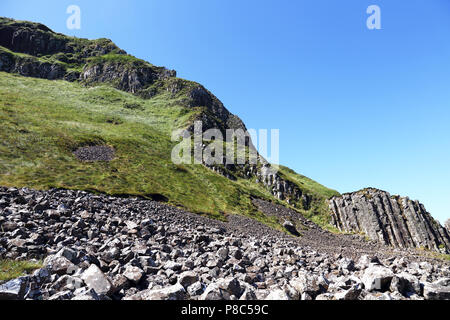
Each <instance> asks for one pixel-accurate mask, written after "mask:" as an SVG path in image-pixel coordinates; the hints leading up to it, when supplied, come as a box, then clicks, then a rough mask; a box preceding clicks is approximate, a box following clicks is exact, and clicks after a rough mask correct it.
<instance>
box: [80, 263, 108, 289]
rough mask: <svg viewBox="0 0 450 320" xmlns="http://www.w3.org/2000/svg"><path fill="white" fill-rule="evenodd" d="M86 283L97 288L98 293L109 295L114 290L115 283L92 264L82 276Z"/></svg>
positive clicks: (92, 287)
mask: <svg viewBox="0 0 450 320" xmlns="http://www.w3.org/2000/svg"><path fill="white" fill-rule="evenodd" d="M81 278H82V279H83V281H84V282H85V283H86V285H87V286H88V287H89V288H90V289H93V290H95V292H96V293H97V294H100V295H101V294H104V295H108V294H110V293H111V292H112V291H113V285H112V283H111V281H110V280H109V279H108V277H107V276H105V274H104V273H103V272H102V270H100V268H99V267H97V266H96V265H95V264H92V265H91V266H90V267H89V268H88V269H87V270H85V271H84V272H83V274H82V276H81Z"/></svg>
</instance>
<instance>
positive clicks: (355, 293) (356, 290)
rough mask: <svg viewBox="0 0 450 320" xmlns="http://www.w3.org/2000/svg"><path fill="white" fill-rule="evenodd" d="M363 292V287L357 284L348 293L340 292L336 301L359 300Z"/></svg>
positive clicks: (336, 295)
mask: <svg viewBox="0 0 450 320" xmlns="http://www.w3.org/2000/svg"><path fill="white" fill-rule="evenodd" d="M361 292H362V286H361V285H360V284H356V285H354V286H352V287H351V288H350V289H348V290H346V291H341V292H338V293H336V294H335V295H334V298H335V300H357V299H358V298H359V295H360V294H361Z"/></svg>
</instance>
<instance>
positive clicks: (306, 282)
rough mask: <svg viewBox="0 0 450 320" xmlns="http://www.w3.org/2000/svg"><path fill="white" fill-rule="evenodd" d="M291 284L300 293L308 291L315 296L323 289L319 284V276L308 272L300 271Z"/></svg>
mask: <svg viewBox="0 0 450 320" xmlns="http://www.w3.org/2000/svg"><path fill="white" fill-rule="evenodd" d="M289 284H290V285H291V286H292V287H293V288H294V289H295V290H297V291H298V292H299V294H303V293H307V294H308V295H311V296H313V297H314V296H316V295H317V294H319V293H320V292H321V291H322V288H321V286H320V284H319V277H318V276H316V275H314V274H310V273H306V272H300V273H299V275H298V277H297V278H294V279H292V280H291V281H290V282H289Z"/></svg>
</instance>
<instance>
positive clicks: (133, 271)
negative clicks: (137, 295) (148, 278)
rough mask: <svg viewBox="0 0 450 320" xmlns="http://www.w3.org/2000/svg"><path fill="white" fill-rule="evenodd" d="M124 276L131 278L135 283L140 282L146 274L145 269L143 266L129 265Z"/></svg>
mask: <svg viewBox="0 0 450 320" xmlns="http://www.w3.org/2000/svg"><path fill="white" fill-rule="evenodd" d="M123 275H124V277H125V278H127V279H128V280H130V281H131V282H133V283H138V282H139V281H141V279H142V277H143V276H144V271H143V270H142V269H141V268H138V267H133V266H130V265H129V266H127V267H126V269H125V272H124V273H123Z"/></svg>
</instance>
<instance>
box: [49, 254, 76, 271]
mask: <svg viewBox="0 0 450 320" xmlns="http://www.w3.org/2000/svg"><path fill="white" fill-rule="evenodd" d="M44 267H45V268H48V269H49V270H50V271H51V272H52V273H56V274H57V275H60V276H61V275H65V274H66V273H68V272H69V273H73V272H74V271H75V270H76V269H77V267H76V266H75V265H74V264H73V263H72V262H70V260H69V259H67V258H66V257H64V256H59V255H54V256H49V257H47V258H46V259H45V260H44Z"/></svg>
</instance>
